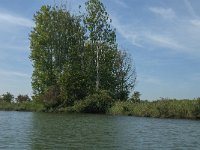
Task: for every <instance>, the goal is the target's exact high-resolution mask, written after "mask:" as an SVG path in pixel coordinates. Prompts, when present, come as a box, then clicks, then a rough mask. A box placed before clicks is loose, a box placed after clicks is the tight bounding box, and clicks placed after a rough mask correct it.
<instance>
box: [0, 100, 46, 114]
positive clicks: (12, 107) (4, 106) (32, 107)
mask: <svg viewBox="0 0 200 150" xmlns="http://www.w3.org/2000/svg"><path fill="white" fill-rule="evenodd" d="M0 110H5V111H34V112H38V111H43V110H44V107H43V105H42V104H39V103H35V102H22V103H8V102H0Z"/></svg>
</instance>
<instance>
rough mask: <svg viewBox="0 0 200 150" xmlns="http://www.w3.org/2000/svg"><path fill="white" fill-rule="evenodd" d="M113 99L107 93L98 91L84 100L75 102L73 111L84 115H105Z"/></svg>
mask: <svg viewBox="0 0 200 150" xmlns="http://www.w3.org/2000/svg"><path fill="white" fill-rule="evenodd" d="M112 103H113V99H112V98H111V96H110V95H109V94H108V92H107V91H99V92H98V93H95V94H93V95H90V96H88V97H86V99H85V100H83V101H79V102H75V104H74V107H73V108H74V111H76V112H84V113H106V112H107V110H108V109H109V108H110V107H111V105H112Z"/></svg>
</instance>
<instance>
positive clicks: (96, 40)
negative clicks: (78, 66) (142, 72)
mask: <svg viewBox="0 0 200 150" xmlns="http://www.w3.org/2000/svg"><path fill="white" fill-rule="evenodd" d="M86 12H87V13H86V15H85V18H84V24H85V27H86V30H87V32H86V33H87V38H88V40H87V42H88V43H89V45H90V50H91V54H94V56H93V57H91V58H93V59H94V63H95V71H96V75H95V76H96V81H95V84H96V91H98V90H99V89H102V88H101V87H102V86H103V84H102V81H103V77H102V76H101V75H102V73H103V71H104V69H105V62H106V61H108V60H107V59H108V57H109V55H112V57H114V55H115V54H114V53H115V49H116V35H115V30H114V29H112V28H111V25H110V23H111V20H110V19H109V15H108V13H107V12H106V10H105V7H104V5H103V3H102V2H100V1H99V0H89V1H87V2H86ZM109 61H110V62H109V63H112V58H111V59H110V60H109ZM103 65H104V67H103ZM107 67H109V66H107ZM103 68H104V69H103ZM108 70H109V69H108ZM108 70H107V71H108ZM107 78H109V76H107ZM104 81H105V80H104Z"/></svg>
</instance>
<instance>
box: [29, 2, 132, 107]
mask: <svg viewBox="0 0 200 150" xmlns="http://www.w3.org/2000/svg"><path fill="white" fill-rule="evenodd" d="M34 21H35V27H34V28H33V30H32V31H31V34H30V43H31V46H30V48H31V55H30V59H31V61H32V63H33V74H32V88H33V94H34V96H33V98H34V99H35V100H40V101H41V102H43V103H44V105H45V106H46V107H48V108H53V107H61V106H63V105H73V104H74V101H76V100H83V99H85V98H86V97H88V96H90V95H94V94H96V93H98V92H99V91H102V90H106V91H107V92H108V93H111V94H110V95H111V96H112V98H116V99H121V100H122V99H123V100H126V99H127V97H128V94H129V92H130V90H131V89H133V88H134V86H135V79H136V78H135V77H136V76H135V69H134V68H132V65H131V61H129V60H130V59H129V57H128V55H127V54H126V53H125V52H122V51H121V50H118V48H117V43H116V34H115V29H113V28H112V27H111V20H110V19H109V15H108V13H107V12H106V9H105V7H104V5H103V3H101V2H100V1H99V0H88V1H87V2H86V13H85V15H80V16H75V15H72V14H71V13H70V12H69V11H67V9H66V6H65V5H62V6H61V7H58V6H53V7H51V6H42V7H41V9H40V10H39V11H38V12H37V13H36V14H35V15H34Z"/></svg>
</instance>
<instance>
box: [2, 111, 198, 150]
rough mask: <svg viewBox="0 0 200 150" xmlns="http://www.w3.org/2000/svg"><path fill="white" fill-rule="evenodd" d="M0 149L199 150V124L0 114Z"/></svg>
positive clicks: (166, 120)
mask: <svg viewBox="0 0 200 150" xmlns="http://www.w3.org/2000/svg"><path fill="white" fill-rule="evenodd" d="M0 149H3V150H8V149H9V150H10V149H11V150H12V149H13V150H23V149H24V150H29V149H34V150H40V149H41V150H42V149H55V150H59V149H72V150H73V149H74V150H76V149H78V150H79V149H86V150H88V149H91V150H94V149H109V150H112V149H113V150H117V149H120V150H121V149H127V150H129V149H130V150H132V149H141V150H144V149H158V150H160V149H200V121H192V120H175V119H153V118H139V117H127V116H108V115H90V114H53V113H32V112H4V111H0Z"/></svg>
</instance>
